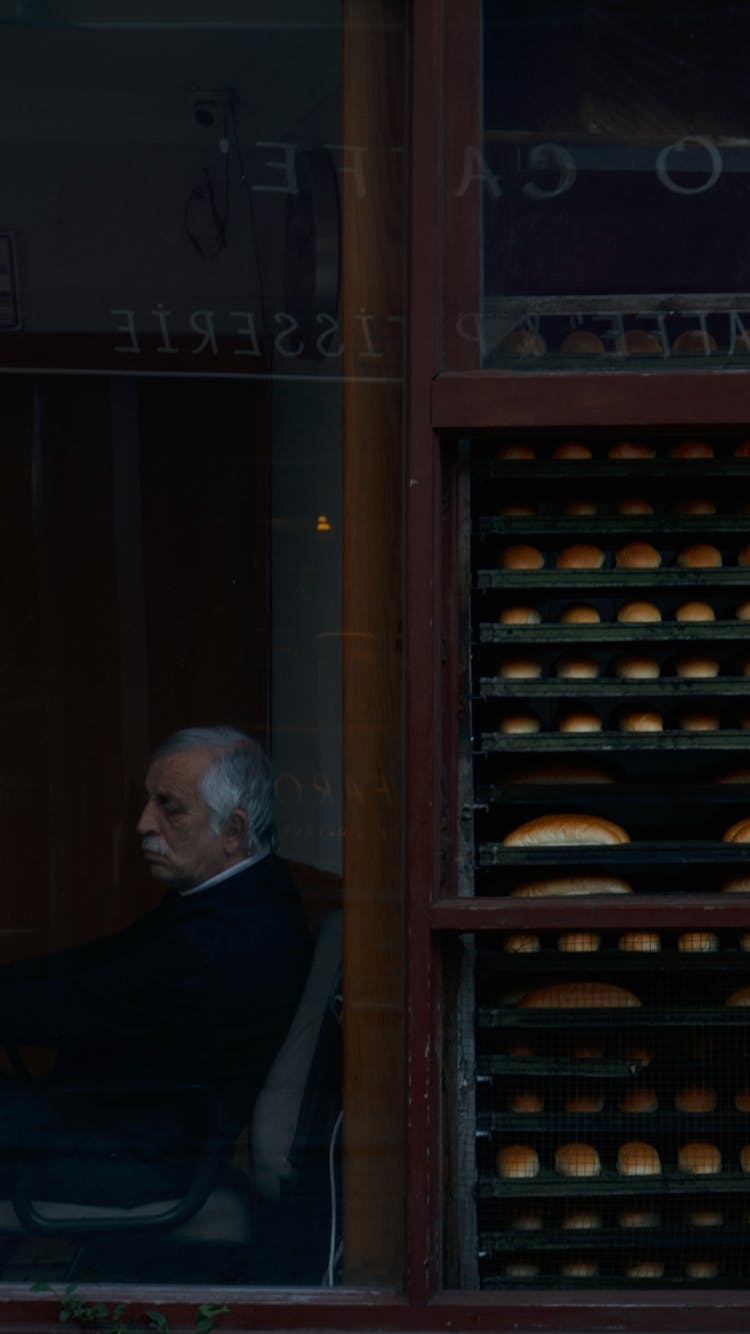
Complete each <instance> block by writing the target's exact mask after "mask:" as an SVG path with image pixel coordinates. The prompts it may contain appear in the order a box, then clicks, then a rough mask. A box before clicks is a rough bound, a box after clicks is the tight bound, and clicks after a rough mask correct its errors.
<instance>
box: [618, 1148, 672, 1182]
mask: <svg viewBox="0 0 750 1334" xmlns="http://www.w3.org/2000/svg"><path fill="white" fill-rule="evenodd" d="M617 1170H618V1172H619V1173H620V1176H623V1177H654V1176H659V1174H660V1172H661V1160H660V1158H659V1155H658V1153H657V1151H656V1149H655V1148H654V1146H653V1144H644V1142H643V1141H642V1140H629V1141H628V1143H627V1144H621V1145H620V1147H619V1149H618V1150H617Z"/></svg>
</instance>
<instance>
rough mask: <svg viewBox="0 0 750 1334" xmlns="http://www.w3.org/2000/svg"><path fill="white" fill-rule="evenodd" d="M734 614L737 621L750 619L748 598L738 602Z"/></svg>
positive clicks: (749, 599)
mask: <svg viewBox="0 0 750 1334" xmlns="http://www.w3.org/2000/svg"><path fill="white" fill-rule="evenodd" d="M734 614H735V616H736V618H737V620H738V621H750V598H746V599H745V600H744V602H740V603H738V604H737V607H736V609H735V613H734Z"/></svg>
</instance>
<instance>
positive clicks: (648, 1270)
mask: <svg viewBox="0 0 750 1334" xmlns="http://www.w3.org/2000/svg"><path fill="white" fill-rule="evenodd" d="M663 1274H664V1261H663V1260H634V1261H633V1263H632V1264H628V1265H627V1266H626V1268H625V1277H626V1278H662V1276H663Z"/></svg>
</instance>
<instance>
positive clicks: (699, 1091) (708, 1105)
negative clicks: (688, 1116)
mask: <svg viewBox="0 0 750 1334" xmlns="http://www.w3.org/2000/svg"><path fill="white" fill-rule="evenodd" d="M716 1102H717V1098H716V1090H715V1089H712V1088H707V1087H705V1086H704V1085H695V1086H692V1087H688V1088H681V1089H678V1090H677V1092H676V1093H675V1096H674V1105H675V1107H676V1108H677V1110H678V1112H713V1111H714V1110H715V1109H716Z"/></svg>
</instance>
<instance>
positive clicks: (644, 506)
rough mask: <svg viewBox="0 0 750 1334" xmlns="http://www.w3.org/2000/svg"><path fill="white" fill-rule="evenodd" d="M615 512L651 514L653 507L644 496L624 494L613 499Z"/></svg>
mask: <svg viewBox="0 0 750 1334" xmlns="http://www.w3.org/2000/svg"><path fill="white" fill-rule="evenodd" d="M615 513H616V514H653V513H654V507H653V505H652V504H651V501H650V500H646V498H645V496H624V497H623V498H622V500H616V501H615Z"/></svg>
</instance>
